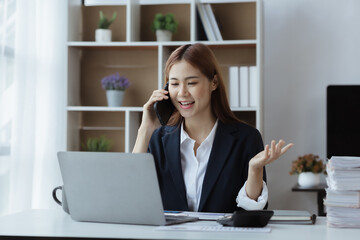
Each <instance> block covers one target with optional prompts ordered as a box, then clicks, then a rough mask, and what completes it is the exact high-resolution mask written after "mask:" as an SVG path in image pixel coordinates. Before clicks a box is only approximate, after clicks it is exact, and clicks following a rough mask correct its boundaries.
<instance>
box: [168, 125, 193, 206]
mask: <svg viewBox="0 0 360 240" xmlns="http://www.w3.org/2000/svg"><path fill="white" fill-rule="evenodd" d="M180 130H181V128H180V127H178V128H177V129H174V128H171V130H170V131H169V132H168V133H166V134H165V135H164V136H163V137H162V143H163V146H164V153H165V159H166V161H167V163H168V165H169V169H170V172H171V176H172V178H173V181H174V184H175V188H176V189H177V191H178V193H179V195H180V197H181V200H182V201H183V203H184V204H185V205H184V206H186V208H188V204H187V199H186V190H185V183H184V177H183V173H182V167H181V158H180Z"/></svg>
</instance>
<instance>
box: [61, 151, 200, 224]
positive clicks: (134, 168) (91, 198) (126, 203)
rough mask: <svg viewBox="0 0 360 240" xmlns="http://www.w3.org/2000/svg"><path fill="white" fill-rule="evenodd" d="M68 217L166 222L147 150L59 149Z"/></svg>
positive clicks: (154, 222) (153, 165)
mask: <svg viewBox="0 0 360 240" xmlns="http://www.w3.org/2000/svg"><path fill="white" fill-rule="evenodd" d="M58 160H59V164H60V170H61V175H62V178H63V182H64V186H65V188H64V189H65V195H66V200H67V204H68V206H69V210H70V215H71V218H72V219H74V220H77V221H90V222H107V223H126V224H145V225H167V224H175V223H181V222H186V221H194V220H196V219H194V218H190V217H180V218H179V217H175V218H174V217H170V218H169V219H168V221H166V219H165V215H164V209H163V205H162V200H161V195H160V189H159V184H158V180H157V174H156V169H155V164H154V159H153V156H152V155H151V154H150V153H104V152H101V153H100V152H59V153H58Z"/></svg>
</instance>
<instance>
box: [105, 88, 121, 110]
mask: <svg viewBox="0 0 360 240" xmlns="http://www.w3.org/2000/svg"><path fill="white" fill-rule="evenodd" d="M124 93H125V92H124V91H120V90H107V91H106V99H107V103H108V106H109V107H121V106H122V103H123V99H124Z"/></svg>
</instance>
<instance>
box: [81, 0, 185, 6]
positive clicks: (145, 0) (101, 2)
mask: <svg viewBox="0 0 360 240" xmlns="http://www.w3.org/2000/svg"><path fill="white" fill-rule="evenodd" d="M130 1H131V0H130ZM127 2H128V1H127V0H85V2H84V5H85V6H119V5H120V6H121V5H126V4H127ZM191 2H192V0H139V4H140V5H160V4H185V3H187V4H190V3H191Z"/></svg>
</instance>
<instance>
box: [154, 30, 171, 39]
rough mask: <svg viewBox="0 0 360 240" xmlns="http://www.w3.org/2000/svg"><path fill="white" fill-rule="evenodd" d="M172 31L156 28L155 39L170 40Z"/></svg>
mask: <svg viewBox="0 0 360 240" xmlns="http://www.w3.org/2000/svg"><path fill="white" fill-rule="evenodd" d="M171 38H172V32H170V31H168V30H156V40H157V41H158V42H166V41H171Z"/></svg>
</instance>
